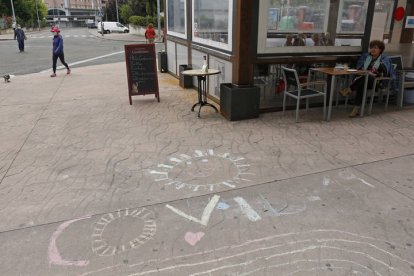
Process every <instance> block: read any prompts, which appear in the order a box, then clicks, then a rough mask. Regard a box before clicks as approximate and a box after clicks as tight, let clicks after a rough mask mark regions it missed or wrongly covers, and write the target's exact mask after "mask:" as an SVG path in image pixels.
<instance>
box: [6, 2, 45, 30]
mask: <svg viewBox="0 0 414 276" xmlns="http://www.w3.org/2000/svg"><path fill="white" fill-rule="evenodd" d="M36 1H37V10H36ZM13 7H14V13H15V15H16V20H17V23H18V24H20V25H22V26H25V27H33V26H35V25H36V24H35V22H37V11H38V12H39V19H40V20H42V19H43V18H44V17H45V16H46V15H47V7H46V5H45V3H44V2H43V1H41V0H13ZM12 14H13V13H12V8H11V2H10V1H2V2H1V4H0V15H1V16H12Z"/></svg>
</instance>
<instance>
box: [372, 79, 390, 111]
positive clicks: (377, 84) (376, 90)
mask: <svg viewBox="0 0 414 276" xmlns="http://www.w3.org/2000/svg"><path fill="white" fill-rule="evenodd" d="M391 82H392V77H377V78H375V79H374V83H373V85H372V89H370V90H368V91H367V95H368V93H369V92H371V95H369V96H370V102H369V108H368V114H369V115H371V113H372V106H373V104H374V97H375V95H377V97H378V102H380V101H381V100H382V97H383V92H386V93H387V97H386V100H385V110H387V109H388V100H389V99H390V91H391V89H390V88H391ZM382 85H385V87H381V86H382Z"/></svg>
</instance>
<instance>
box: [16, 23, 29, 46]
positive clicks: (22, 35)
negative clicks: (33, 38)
mask: <svg viewBox="0 0 414 276" xmlns="http://www.w3.org/2000/svg"><path fill="white" fill-rule="evenodd" d="M26 39H27V38H26V35H25V33H24V31H23V30H22V28H21V27H20V25H17V28H16V29H15V30H14V40H17V44H18V45H19V50H20V53H21V52H24V41H25V40H26Z"/></svg>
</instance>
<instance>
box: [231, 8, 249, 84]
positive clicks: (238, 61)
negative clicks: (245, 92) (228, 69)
mask: <svg viewBox="0 0 414 276" xmlns="http://www.w3.org/2000/svg"><path fill="white" fill-rule="evenodd" d="M235 2H236V7H235V20H234V25H233V26H234V29H233V30H234V40H233V43H234V45H233V52H234V53H233V62H232V64H233V76H232V79H233V83H234V84H237V85H247V84H253V69H254V66H253V64H252V38H253V35H252V34H253V27H252V26H253V10H254V9H253V4H254V0H236V1H235Z"/></svg>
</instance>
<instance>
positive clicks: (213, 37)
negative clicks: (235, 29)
mask: <svg viewBox="0 0 414 276" xmlns="http://www.w3.org/2000/svg"><path fill="white" fill-rule="evenodd" d="M193 9H194V10H193V40H194V41H197V42H200V43H204V44H209V45H213V46H217V47H221V48H223V46H224V45H225V44H228V43H229V29H230V27H231V26H230V24H231V18H232V14H231V10H230V0H209V1H205V0H194V1H193Z"/></svg>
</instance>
